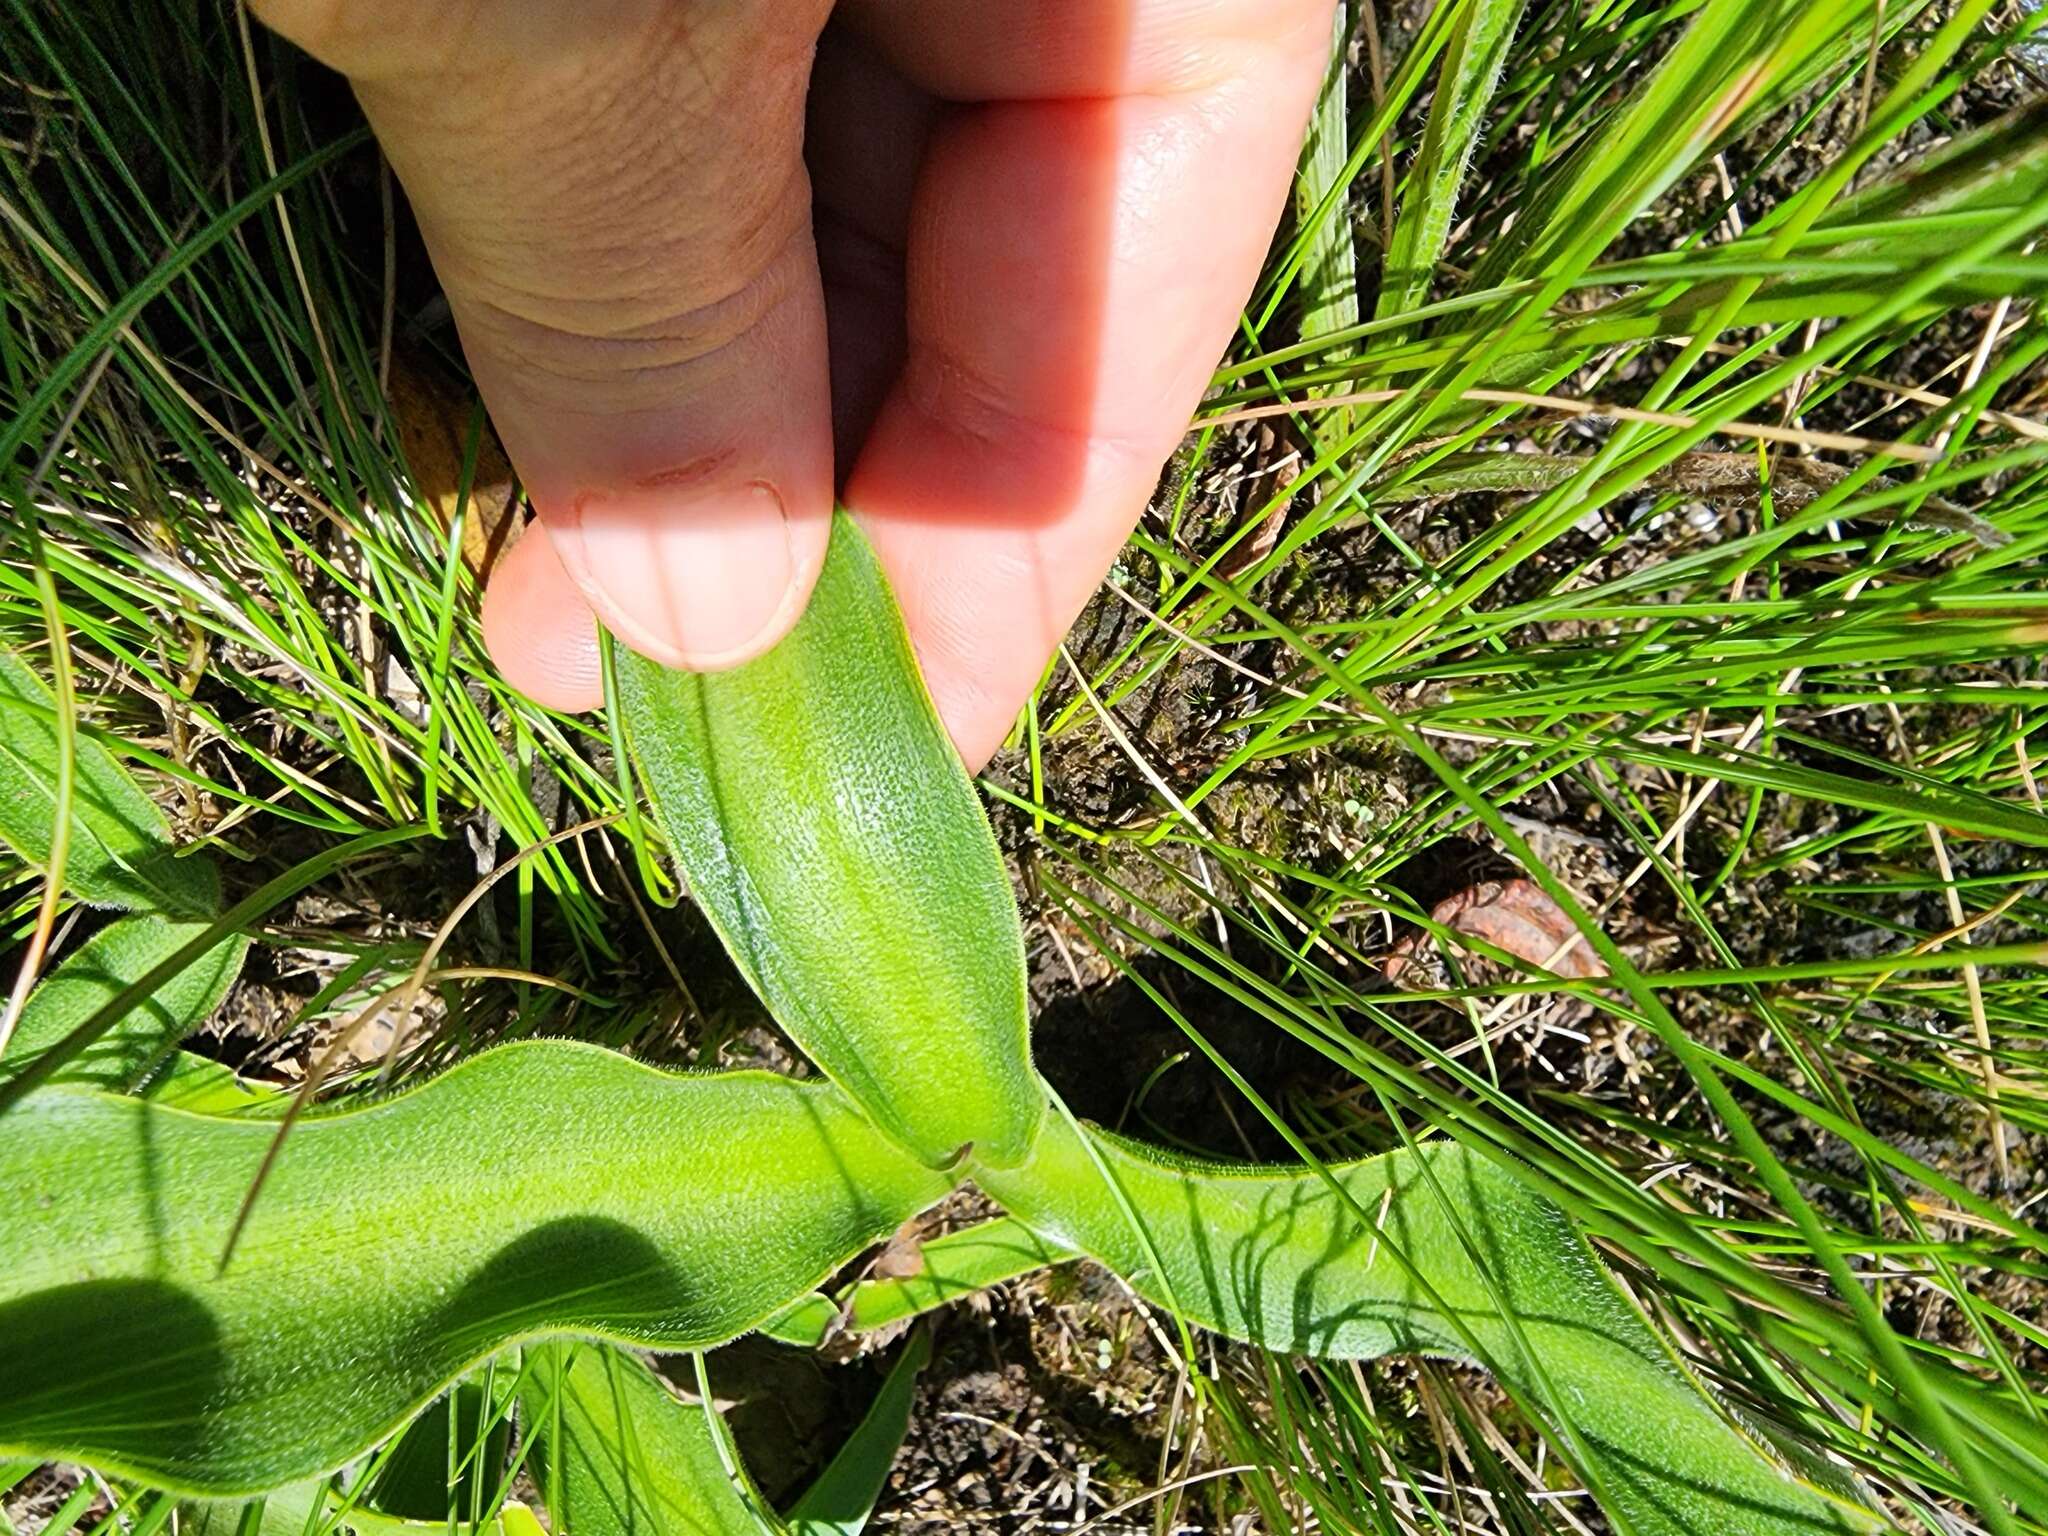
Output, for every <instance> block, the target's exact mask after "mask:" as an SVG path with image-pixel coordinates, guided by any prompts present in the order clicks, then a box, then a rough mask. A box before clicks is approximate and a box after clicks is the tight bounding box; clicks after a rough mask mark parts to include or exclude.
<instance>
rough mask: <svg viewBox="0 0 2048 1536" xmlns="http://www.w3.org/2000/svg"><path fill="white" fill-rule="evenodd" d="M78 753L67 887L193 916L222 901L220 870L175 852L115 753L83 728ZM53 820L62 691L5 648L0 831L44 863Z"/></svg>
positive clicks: (103, 901) (95, 897)
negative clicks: (53, 689) (58, 693)
mask: <svg viewBox="0 0 2048 1536" xmlns="http://www.w3.org/2000/svg"><path fill="white" fill-rule="evenodd" d="M75 761H76V770H75V775H74V779H73V785H72V804H71V818H72V821H71V844H70V848H69V850H68V852H67V853H66V855H65V858H64V887H65V889H66V890H68V891H70V892H71V893H72V894H73V895H75V896H77V897H78V899H79V900H81V901H84V902H87V903H89V904H90V905H92V906H97V907H132V908H137V909H140V910H144V911H154V912H171V913H176V914H178V915H180V916H187V917H191V916H201V915H204V914H206V913H209V912H211V911H213V910H214V909H215V908H216V907H218V906H219V905H220V875H219V874H218V872H217V871H216V870H215V869H214V867H213V866H212V865H211V864H209V863H208V862H207V861H206V860H204V859H180V858H178V857H176V856H175V853H174V850H173V849H172V846H171V828H170V823H169V822H167V821H165V820H164V816H163V812H161V811H159V810H158V809H157V808H156V806H155V805H154V804H153V803H152V802H151V801H150V798H149V797H148V796H147V795H145V794H144V793H143V792H142V790H141V789H140V788H139V787H138V786H137V784H136V783H135V781H134V780H133V779H132V778H130V777H129V776H128V772H127V770H126V769H124V768H122V766H121V765H120V764H119V763H117V762H115V761H114V758H113V755H112V754H111V753H109V752H108V751H107V749H106V748H105V747H103V746H101V745H100V744H99V743H98V742H96V741H93V740H92V739H91V738H89V737H87V736H85V735H83V734H80V735H78V736H77V737H76V759H75ZM56 821H57V702H56V698H55V696H54V695H53V694H52V693H51V692H50V688H49V685H48V684H47V683H45V682H44V681H43V680H42V679H41V678H40V677H38V676H37V675H36V674H35V672H34V671H33V670H32V669H30V667H29V666H28V664H27V663H25V662H24V661H22V659H21V658H20V657H18V656H15V655H12V654H11V653H9V652H6V651H0V841H4V842H5V843H7V844H8V845H9V846H10V847H12V848H13V849H14V851H15V852H16V853H18V854H20V855H21V856H22V857H23V858H24V859H26V860H28V862H29V863H31V864H33V865H35V866H36V867H37V868H39V869H40V868H42V867H43V866H44V865H46V864H47V863H48V862H49V858H50V836H51V833H52V830H53V829H54V828H55V826H56Z"/></svg>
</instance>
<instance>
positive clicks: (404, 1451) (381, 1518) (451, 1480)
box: [347, 1359, 519, 1536]
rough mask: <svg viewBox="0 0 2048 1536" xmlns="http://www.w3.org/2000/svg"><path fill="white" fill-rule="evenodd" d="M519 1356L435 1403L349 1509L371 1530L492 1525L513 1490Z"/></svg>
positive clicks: (375, 1533) (355, 1521)
mask: <svg viewBox="0 0 2048 1536" xmlns="http://www.w3.org/2000/svg"><path fill="white" fill-rule="evenodd" d="M518 1379H519V1372H518V1369H517V1364H516V1359H514V1360H507V1361H502V1362H501V1361H493V1362H491V1363H489V1364H487V1365H485V1367H484V1368H483V1369H482V1370H480V1371H473V1372H471V1373H470V1374H469V1375H468V1376H465V1377H464V1378H463V1379H462V1380H461V1381H458V1382H457V1383H456V1384H455V1385H454V1386H453V1387H451V1388H449V1390H448V1391H446V1392H444V1393H442V1394H441V1396H439V1397H437V1398H435V1399H434V1400H433V1402H431V1403H429V1404H428V1405H427V1406H426V1407H425V1408H424V1409H423V1410H421V1412H420V1414H419V1416H418V1417H417V1418H415V1419H414V1420H413V1421H412V1422H411V1423H410V1424H408V1425H406V1426H405V1432H404V1433H403V1434H401V1435H400V1436H399V1437H398V1439H397V1441H396V1443H395V1444H393V1445H392V1446H391V1447H390V1449H389V1450H388V1451H386V1452H384V1453H382V1455H381V1456H380V1458H379V1464H378V1466H377V1470H376V1472H375V1474H374V1475H373V1476H372V1477H371V1478H370V1480H369V1482H368V1485H367V1486H365V1487H364V1488H363V1490H362V1492H361V1494H360V1496H359V1497H358V1498H357V1499H356V1502H355V1506H354V1508H353V1509H351V1510H350V1512H349V1514H348V1517H347V1519H348V1523H349V1524H350V1525H352V1526H354V1527H355V1528H356V1530H357V1531H358V1532H361V1533H364V1536H405V1533H406V1532H413V1533H420V1532H426V1531H434V1530H438V1531H443V1532H448V1533H449V1536H455V1533H458V1532H462V1531H471V1530H475V1529H477V1528H478V1527H480V1526H481V1527H485V1528H488V1525H489V1522H491V1521H492V1520H494V1519H495V1518H496V1517H497V1514H498V1509H499V1506H500V1505H501V1504H502V1503H503V1501H504V1496H505V1493H506V1492H507V1489H508V1486H509V1484H508V1479H507V1478H506V1475H505V1473H506V1461H507V1458H508V1457H509V1456H510V1454H511V1449H512V1405H511V1395H512V1394H511V1389H512V1386H513V1384H514V1383H515V1382H516V1381H517V1380H518Z"/></svg>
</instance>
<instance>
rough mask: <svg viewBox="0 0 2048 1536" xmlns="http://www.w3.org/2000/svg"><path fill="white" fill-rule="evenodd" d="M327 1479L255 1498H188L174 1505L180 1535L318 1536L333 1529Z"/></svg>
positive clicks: (294, 1485) (316, 1479) (317, 1479)
mask: <svg viewBox="0 0 2048 1536" xmlns="http://www.w3.org/2000/svg"><path fill="white" fill-rule="evenodd" d="M327 1504H328V1499H327V1480H326V1479H325V1478H317V1477H316V1478H310V1479H308V1480H307V1481H305V1482H302V1483H293V1484H292V1485H291V1486H290V1487H287V1488H279V1489H278V1490H276V1491H275V1492H274V1493H267V1494H265V1495H263V1496H262V1498H261V1499H260V1500H259V1499H247V1500H244V1499H192V1500H189V1501H187V1502H186V1503H183V1504H181V1505H179V1506H178V1529H179V1532H180V1533H181V1536H322V1533H325V1532H329V1531H332V1530H334V1529H335V1528H336V1527H335V1524H334V1522H333V1520H332V1519H330V1518H329V1517H328V1515H327Z"/></svg>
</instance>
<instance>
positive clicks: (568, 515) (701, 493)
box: [265, 0, 833, 670]
mask: <svg viewBox="0 0 2048 1536" xmlns="http://www.w3.org/2000/svg"><path fill="white" fill-rule="evenodd" d="M827 9H829V6H828V5H827V4H826V3H822V0H797V3H791V0H721V3H719V4H716V5H712V4H707V3H705V0H682V3H676V0H601V3H598V4H586V3H583V0H479V3H472V4H469V5H467V6H458V7H450V8H443V7H438V6H424V7H422V6H416V5H415V4H414V3H413V0H393V3H388V4H372V5H369V6H367V7H366V6H364V5H363V4H362V3H361V0H354V3H351V4H348V5H339V6H337V5H334V4H332V3H331V0H270V3H269V4H268V5H267V6H266V7H265V10H266V13H268V14H269V15H270V18H271V19H272V20H273V21H274V22H275V23H276V24H277V25H279V26H280V28H281V29H282V30H285V31H286V32H287V33H288V34H289V33H300V34H302V35H299V36H298V40H299V41H301V42H302V43H304V44H305V45H306V46H308V47H309V48H311V49H312V51H314V52H315V53H318V54H322V55H323V56H326V57H327V62H329V63H332V64H334V65H335V66H336V67H338V68H340V69H341V70H342V71H343V72H344V73H348V74H350V75H351V77H352V81H353V84H354V85H355V88H356V93H357V95H358V97H359V98H360V99H361V101H362V104H363V107H364V109H365V111H366V112H367V113H368V115H369V118H370V121H371V124H372V126H373V127H374V128H375V129H376V132H377V136H378V139H379V141H380V142H381V143H382V145H383V148H384V151H385V154H386V155H387V156H388V158H389V159H390V161H391V164H392V167H393V169H394V170H395V171H396V172H397V174H398V177H399V180H400V181H401V182H402V183H403V184H404V186H405V188H406V191H407V194H408V195H409V197H410V199H411V201H412V204H413V207H414V210H415V212H416V214H417V216H418V219H419V224H420V228H421V231H422V233H423V234H424V236H425V238H426V242H427V246H428V249H429V252H430V253H431V255H432V257H433V261H434V267H435V270H436V272H437V273H438V275H439V277H440V279H441V283H442V286H443V288H444V289H445V291H446V293H447V295H448V300H449V304H450V306H451V308H452V309H453V311H454V315H455V320H456V324H457V327H458V328H459V329H460V331H461V334H462V343H463V349H464V351H465V352H466V353H467V354H468V357H469V362H470V366H471V368H472V370H473V371H474V372H475V374H476V378H477V382H478V384H479V386H480V387H481V389H482V391H483V394H484V398H485V400H486V402H487V403H488V404H489V406H490V409H491V415H492V419H493V421H494V423H495V424H496V426H497V428H498V431H499V433H500V435H501V436H502V438H503V439H504V442H505V445H506V448H507V451H508V452H509V454H510V456H511V458H512V462H513V464H514V466H515V467H516V468H517V469H518V471H519V473H520V477H521V479H522V480H523V481H524V482H525V484H526V487H527V490H528V492H529V494H530V495H531V496H532V498H533V502H534V506H535V508H536V510H537V511H538V512H539V514H540V516H541V518H542V520H543V522H544V523H545V524H546V525H547V529H548V532H549V534H550V535H551V539H552V543H553V545H554V548H555V550H556V552H557V553H558V554H559V556H560V558H561V564H562V567H563V568H564V570H566V572H567V573H568V575H569V577H570V578H571V580H573V581H574V583H575V584H576V586H577V587H578V588H579V589H580V590H581V591H582V593H583V595H584V597H585V598H586V599H588V601H589V603H590V605H591V606H592V607H593V608H594V609H595V610H596V611H597V614H598V616H599V617H600V618H601V619H602V620H603V621H604V623H605V624H606V626H607V627H608V628H610V629H611V630H612V632H613V633H614V634H616V635H617V636H618V637H619V638H620V639H621V640H623V641H624V642H626V643H627V644H628V645H630V646H632V647H633V648H634V649H635V650H638V651H641V652H643V653H644V654H646V655H649V656H651V657H654V658H655V659H657V660H660V661H663V662H666V663H668V664H669V665H672V666H683V667H691V668H696V669H699V670H709V669H715V668H719V667H725V666H732V665H735V664H737V663H738V662H741V661H744V660H746V659H747V658H748V657H750V656H753V655H756V654H758V653H759V652H761V651H763V650H766V649H767V648H768V647H769V646H771V645H773V644H774V643H775V641H777V640H778V639H780V638H781V637H782V635H783V633H784V632H785V631H786V630H787V629H788V628H789V626H790V625H791V624H793V623H795V622H796V619H797V616H798V614H799V613H800V612H801V611H802V609H803V605H804V602H805V600H806V599H807V598H808V597H809V595H810V590H811V586H812V583H813V582H814V581H815V580H816V577H817V573H818V568H819V566H820V565H821V564H822V562H823V559H824V551H825V544H826V541H827V538H828V536H829V533H830V527H831V507H832V494H833V480H832V439H831V407H830V393H829V384H828V378H827V362H826V359H827V350H826V341H825V314H824V304H823V299H822V296H821V292H820V287H819V280H818V269H817V256H816V251H815V247H814V245H813V242H812V238H811V222H810V218H811V202H810V186H809V182H808V180H807V178H806V175H805V172H804V166H803V154H802V150H803V120H804V97H805V93H806V88H807V85H808V81H809V73H810V65H811V57H812V53H813V49H814V47H815V44H816V41H817V34H818V31H819V29H820V28H821V27H822V25H823V20H824V14H825V12H826V10H827ZM366 10H367V11H376V12H382V13H384V15H385V17H387V18H388V21H387V23H386V24H384V25H381V26H380V25H377V24H376V22H375V21H374V20H370V21H367V22H366V18H365V16H364V12H365V11H366ZM295 11H296V12H303V13H306V16H307V17H310V18H311V19H302V26H300V27H295V26H294V19H295V18H294V16H293V15H292V14H291V13H293V12H295ZM422 13H424V14H425V15H426V17H427V19H426V20H424V21H423V20H422V19H421V16H422ZM337 17H339V18H343V19H341V20H339V21H337V20H336V18H337ZM451 17H452V18H453V19H452V20H451ZM323 23H324V25H323ZM408 34H411V35H408ZM352 51H353V54H354V58H353V61H352V57H351V54H352ZM358 65H359V66H360V67H359V68H358V67H357V66H358ZM563 595H564V596H566V594H563ZM533 617H534V620H535V622H536V623H544V622H547V621H548V620H549V619H550V618H551V617H552V616H550V615H539V614H537V615H534V616H533Z"/></svg>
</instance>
